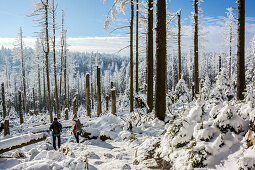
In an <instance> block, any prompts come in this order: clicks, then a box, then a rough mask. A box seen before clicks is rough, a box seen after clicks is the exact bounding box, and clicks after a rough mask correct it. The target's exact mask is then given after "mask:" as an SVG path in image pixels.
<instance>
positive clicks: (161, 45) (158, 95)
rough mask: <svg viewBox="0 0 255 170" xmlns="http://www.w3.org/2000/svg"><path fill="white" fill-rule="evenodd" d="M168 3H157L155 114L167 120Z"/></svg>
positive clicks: (161, 1) (161, 0)
mask: <svg viewBox="0 0 255 170" xmlns="http://www.w3.org/2000/svg"><path fill="white" fill-rule="evenodd" d="M165 81H166V1H165V0H160V1H157V26H156V83H155V114H156V116H157V117H158V118H159V119H160V120H163V121H164V119H165V112H166V88H165V86H166V83H165Z"/></svg>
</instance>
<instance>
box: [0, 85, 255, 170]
mask: <svg viewBox="0 0 255 170" xmlns="http://www.w3.org/2000/svg"><path fill="white" fill-rule="evenodd" d="M222 86H223V85H222V84H221V85H219V86H217V87H216V88H215V89H213V92H212V93H211V96H210V99H206V97H207V96H203V95H201V96H200V97H199V99H198V100H194V101H192V102H189V101H190V99H189V95H190V94H189V93H187V90H186V87H185V83H182V82H181V81H180V83H179V84H177V88H176V89H179V91H181V92H182V93H181V95H176V94H173V95H174V96H173V99H174V101H175V102H174V103H171V101H173V100H169V98H171V96H168V97H169V98H168V100H167V101H168V106H167V107H168V108H167V116H166V119H165V122H163V121H160V120H158V119H157V118H155V116H154V113H150V114H148V113H146V109H136V110H135V111H134V112H133V113H129V112H128V111H127V110H126V108H128V107H127V106H121V107H120V108H119V111H118V113H117V116H114V115H112V114H111V113H103V114H102V115H101V116H100V117H96V116H95V115H96V112H92V113H93V114H92V118H89V117H87V116H86V111H85V110H84V107H82V106H81V107H80V108H79V111H78V117H79V118H80V120H81V123H82V124H83V131H85V132H87V133H89V134H90V137H91V138H92V137H97V139H85V138H83V137H80V143H79V144H77V143H76V141H75V138H74V136H73V134H71V124H72V122H71V120H64V119H63V118H64V115H63V114H62V116H63V117H62V119H61V120H60V122H61V123H62V125H63V132H62V134H61V148H60V149H59V150H57V151H55V150H54V149H53V147H52V136H51V134H50V133H48V129H49V126H50V124H49V123H48V122H49V116H48V115H45V114H43V113H42V114H40V115H38V116H35V115H34V116H25V123H24V124H22V125H19V118H18V117H17V116H15V113H13V114H12V116H10V118H9V119H10V127H11V128H10V131H11V135H7V136H5V137H4V136H3V134H1V136H0V144H1V146H0V149H3V148H8V147H10V146H13V145H15V144H21V143H22V142H23V143H24V142H27V141H29V140H30V139H37V138H39V137H42V136H43V135H46V136H47V138H46V140H44V141H41V142H38V143H35V144H31V145H28V146H25V147H22V148H20V149H15V150H12V151H9V152H5V153H3V154H1V155H0V156H1V157H0V169H15V170H16V169H42V170H44V169H86V168H87V166H88V168H89V169H194V168H201V169H203V168H206V169H234V170H235V169H254V168H255V148H254V146H251V147H248V146H247V137H248V134H249V131H248V130H249V122H250V121H251V120H253V118H254V113H255V108H254V107H255V100H254V96H255V90H253V89H250V90H249V92H248V93H247V95H246V98H245V101H242V102H240V101H236V100H230V101H227V99H226V98H228V97H229V96H230V94H231V92H228V94H227V95H226V94H220V92H222V90H219V87H220V88H222ZM223 87H224V86H223ZM217 88H218V89H217ZM204 91H205V89H204ZM169 95H172V94H169ZM221 99H222V101H221ZM122 104H123V103H122ZM72 116H73V115H72V112H71V113H70V115H69V117H70V118H72ZM253 136H254V135H253ZM100 137H104V138H108V139H107V140H105V141H102V140H101V139H100Z"/></svg>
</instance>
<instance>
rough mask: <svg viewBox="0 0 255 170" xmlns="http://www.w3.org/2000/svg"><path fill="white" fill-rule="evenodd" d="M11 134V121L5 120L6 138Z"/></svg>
mask: <svg viewBox="0 0 255 170" xmlns="http://www.w3.org/2000/svg"><path fill="white" fill-rule="evenodd" d="M9 134H10V129H9V119H5V120H4V136H6V135H9Z"/></svg>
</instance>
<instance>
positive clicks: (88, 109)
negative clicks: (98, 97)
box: [86, 74, 91, 117]
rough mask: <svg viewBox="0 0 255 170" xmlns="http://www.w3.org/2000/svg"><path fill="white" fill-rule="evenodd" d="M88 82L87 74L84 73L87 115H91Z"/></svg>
mask: <svg viewBox="0 0 255 170" xmlns="http://www.w3.org/2000/svg"><path fill="white" fill-rule="evenodd" d="M89 87H90V83H89V74H86V102H87V103H86V108H87V116H89V117H91V105H90V88H89Z"/></svg>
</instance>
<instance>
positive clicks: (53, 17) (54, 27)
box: [52, 0, 61, 119]
mask: <svg viewBox="0 0 255 170" xmlns="http://www.w3.org/2000/svg"><path fill="white" fill-rule="evenodd" d="M54 2H55V0H52V30H53V41H52V43H53V65H54V80H55V102H56V108H55V112H56V113H55V114H56V115H57V118H58V119H60V117H61V115H60V110H59V102H58V80H57V66H56V23H55V19H56V13H55V12H56V8H55V4H54Z"/></svg>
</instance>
